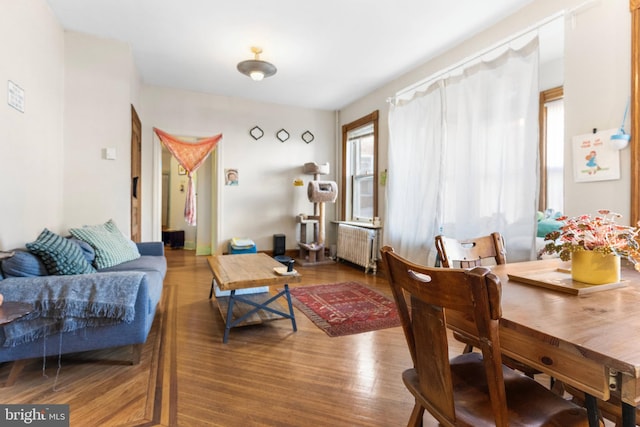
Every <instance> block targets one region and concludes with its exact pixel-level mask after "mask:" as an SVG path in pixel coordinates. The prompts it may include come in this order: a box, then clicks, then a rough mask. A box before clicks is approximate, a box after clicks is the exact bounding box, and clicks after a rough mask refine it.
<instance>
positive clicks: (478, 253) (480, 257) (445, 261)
mask: <svg viewBox="0 0 640 427" xmlns="http://www.w3.org/2000/svg"><path fill="white" fill-rule="evenodd" d="M436 250H437V251H438V259H439V260H440V262H441V264H442V267H445V268H452V267H459V268H470V267H477V266H481V265H482V263H483V261H484V260H487V259H490V262H492V263H493V264H506V263H507V251H506V249H505V244H504V239H503V238H502V235H501V234H500V233H498V232H493V233H491V234H490V235H488V236H482V237H476V238H473V239H464V240H458V239H454V238H451V237H446V236H443V235H439V236H436ZM454 337H455V338H456V339H457V340H458V341H461V342H463V343H465V344H466V345H465V347H464V350H463V353H470V352H471V351H473V345H472V344H471V343H470V342H469V341H470V340H469V339H468V338H466V337H465V336H464V335H461V334H458V333H455V334H454ZM523 368H525V367H524V366H523ZM526 372H527V374H535V373H536V372H534V371H531V372H529V370H526ZM530 376H531V375H530Z"/></svg>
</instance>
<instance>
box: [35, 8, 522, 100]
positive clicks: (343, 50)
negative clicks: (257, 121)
mask: <svg viewBox="0 0 640 427" xmlns="http://www.w3.org/2000/svg"><path fill="white" fill-rule="evenodd" d="M531 1H532V0H482V1H478V0H455V1H454V0H268V1H267V0H180V1H178V0H47V2H48V3H49V5H50V7H51V9H52V10H53V12H54V14H55V15H56V17H57V18H58V20H59V21H60V23H61V25H62V26H63V27H64V28H65V29H68V30H73V31H79V32H82V33H88V34H93V35H97V36H100V37H106V38H110V39H117V40H121V41H124V42H127V43H128V44H130V45H131V47H132V51H133V56H134V60H135V63H136V66H137V67H138V70H139V71H140V74H141V76H142V79H143V81H144V82H145V83H146V84H151V85H159V86H166V87H173V88H179V89H185V90H192V91H198V92H205V93H212V94H217V95H225V96H233V97H242V98H248V99H252V100H257V101H264V102H273V103H278V104H285V105H293V106H301V107H308V108H318V109H326V110H337V109H340V108H341V107H344V106H345V105H347V104H349V103H350V102H352V101H354V100H356V99H358V98H359V97H361V96H363V95H365V94H367V93H370V92H372V91H373V90H375V89H376V88H379V87H381V86H383V85H384V84H386V83H388V82H389V81H391V80H393V79H395V78H397V77H399V76H400V75H402V74H403V73H405V72H406V71H408V70H410V69H412V68H414V67H416V66H418V65H420V64H422V63H424V62H426V61H427V60H428V59H430V58H432V57H434V56H435V55H437V54H439V53H442V52H444V51H446V50H447V49H448V48H450V47H451V46H453V45H455V44H457V43H459V42H461V41H463V40H465V39H467V38H469V37H471V36H473V35H474V34H476V33H478V32H480V31H482V30H484V29H486V28H488V27H490V26H491V25H493V24H495V23H496V22H498V21H500V20H501V19H503V18H505V17H506V16H508V15H510V14H512V13H513V12H515V11H516V10H518V9H519V8H522V7H523V6H525V5H526V4H528V3H530V2H531ZM251 46H259V47H261V48H262V49H263V51H264V53H263V54H262V56H261V59H263V60H266V61H269V62H272V63H273V64H274V65H275V66H276V67H277V68H278V72H277V73H276V75H275V76H273V77H270V78H268V79H265V80H263V81H261V82H254V81H252V80H251V79H249V78H248V77H246V76H244V75H242V74H240V73H239V72H238V71H237V70H236V65H237V63H238V62H240V61H243V60H245V59H251V58H252V53H251V50H250V49H251Z"/></svg>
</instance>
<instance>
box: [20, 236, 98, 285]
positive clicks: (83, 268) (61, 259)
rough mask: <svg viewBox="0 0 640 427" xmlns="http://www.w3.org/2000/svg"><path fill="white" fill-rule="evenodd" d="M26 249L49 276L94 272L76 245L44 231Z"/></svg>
mask: <svg viewBox="0 0 640 427" xmlns="http://www.w3.org/2000/svg"><path fill="white" fill-rule="evenodd" d="M26 246H27V249H29V252H31V253H32V254H34V255H37V256H38V257H39V258H40V259H41V260H42V263H43V264H44V266H45V268H46V269H47V272H49V274H56V275H67V274H88V273H95V272H96V270H95V268H93V266H92V265H91V264H89V263H88V262H87V260H86V258H85V257H84V254H83V253H82V249H80V246H78V245H77V244H75V243H73V242H71V241H69V240H68V239H65V238H64V237H62V236H60V235H58V234H56V233H53V232H51V231H49V230H48V229H46V228H45V229H44V230H43V231H42V233H40V235H39V236H38V238H37V239H36V241H35V242H31V243H27V244H26Z"/></svg>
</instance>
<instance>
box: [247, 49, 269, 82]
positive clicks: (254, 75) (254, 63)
mask: <svg viewBox="0 0 640 427" xmlns="http://www.w3.org/2000/svg"><path fill="white" fill-rule="evenodd" d="M251 52H253V53H254V55H255V56H254V59H248V60H246V61H242V62H239V63H238V71H240V72H241V73H242V74H244V75H246V76H249V77H251V79H252V80H255V81H260V80H262V79H264V78H265V77H270V76H273V75H274V74H275V73H276V71H278V70H277V69H276V66H275V65H273V64H272V63H270V62H267V61H263V60H261V59H260V54H261V53H262V49H261V48H259V47H252V48H251Z"/></svg>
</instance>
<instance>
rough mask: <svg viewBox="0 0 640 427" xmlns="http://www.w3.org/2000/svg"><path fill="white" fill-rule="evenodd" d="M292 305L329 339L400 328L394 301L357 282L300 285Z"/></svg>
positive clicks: (294, 291)
mask: <svg viewBox="0 0 640 427" xmlns="http://www.w3.org/2000/svg"><path fill="white" fill-rule="evenodd" d="M290 293H291V296H292V298H291V300H292V303H293V305H294V306H295V307H296V308H297V309H299V310H300V311H302V312H303V313H304V314H305V315H306V316H307V317H308V318H309V319H311V321H312V322H313V323H315V324H316V325H317V326H318V327H319V328H320V329H322V330H323V331H325V332H326V333H327V335H329V336H330V337H339V336H343V335H352V334H359V333H361V332H369V331H375V330H378V329H385V328H393V327H396V326H400V318H399V317H398V311H397V309H396V304H395V302H394V301H393V300H391V299H389V298H387V297H386V296H384V295H382V294H380V293H379V292H377V291H375V290H373V289H370V288H368V287H366V286H364V285H362V284H360V283H357V282H345V283H334V284H329V285H312V286H300V287H297V288H292V289H291V290H290Z"/></svg>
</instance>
